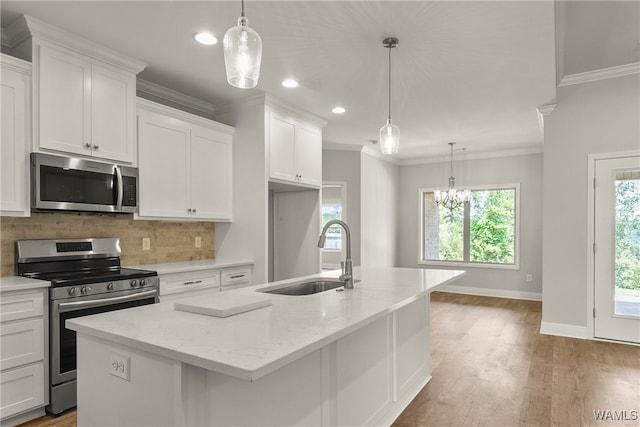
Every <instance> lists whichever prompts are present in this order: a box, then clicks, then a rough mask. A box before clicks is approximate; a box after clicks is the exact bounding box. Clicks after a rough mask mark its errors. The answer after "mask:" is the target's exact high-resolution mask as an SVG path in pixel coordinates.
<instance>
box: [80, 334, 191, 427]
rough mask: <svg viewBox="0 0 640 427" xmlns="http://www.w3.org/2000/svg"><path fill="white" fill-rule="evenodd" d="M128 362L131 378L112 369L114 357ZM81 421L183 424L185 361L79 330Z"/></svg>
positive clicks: (91, 423)
mask: <svg viewBox="0 0 640 427" xmlns="http://www.w3.org/2000/svg"><path fill="white" fill-rule="evenodd" d="M113 356H116V357H119V358H121V360H122V359H124V360H126V361H127V364H128V380H127V379H123V378H120V377H117V376H115V375H112V374H111V373H110V371H111V369H112V357H113ZM77 360H78V363H77V367H78V370H77V372H78V387H77V392H78V425H80V426H105V427H112V426H127V425H128V426H166V425H182V424H183V420H182V416H181V412H182V410H181V408H180V400H179V399H180V377H181V373H180V371H181V363H179V362H176V361H172V360H170V359H166V358H164V357H160V356H156V355H154V354H151V353H146V352H142V351H139V350H136V349H133V348H130V347H126V346H123V345H119V344H116V343H112V342H109V341H103V340H100V339H97V338H93V337H89V336H86V335H83V334H77Z"/></svg>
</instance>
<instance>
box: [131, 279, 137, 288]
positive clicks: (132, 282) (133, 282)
mask: <svg viewBox="0 0 640 427" xmlns="http://www.w3.org/2000/svg"><path fill="white" fill-rule="evenodd" d="M136 286H138V282H137V281H136V280H132V281H131V287H132V288H135V287H136Z"/></svg>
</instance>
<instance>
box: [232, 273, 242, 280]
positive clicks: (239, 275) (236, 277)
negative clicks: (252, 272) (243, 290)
mask: <svg viewBox="0 0 640 427" xmlns="http://www.w3.org/2000/svg"><path fill="white" fill-rule="evenodd" d="M241 277H244V274H237V275H235V276H230V277H229V279H240V278H241Z"/></svg>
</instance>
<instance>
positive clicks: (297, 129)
mask: <svg viewBox="0 0 640 427" xmlns="http://www.w3.org/2000/svg"><path fill="white" fill-rule="evenodd" d="M268 125H269V130H268V147H269V149H268V151H269V178H270V179H271V180H273V181H285V182H289V183H295V184H302V185H305V186H310V187H320V186H321V185H322V129H321V128H320V127H318V126H314V125H311V124H308V123H305V122H304V121H301V120H299V119H297V118H295V117H292V116H289V115H284V114H279V113H278V112H276V111H274V110H271V109H270V110H269V124H268Z"/></svg>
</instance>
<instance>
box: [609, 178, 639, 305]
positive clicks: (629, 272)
mask: <svg viewBox="0 0 640 427" xmlns="http://www.w3.org/2000/svg"><path fill="white" fill-rule="evenodd" d="M615 192H616V200H615V209H616V226H615V295H614V299H615V306H614V307H615V308H614V312H615V314H616V315H619V316H635V317H640V171H637V170H635V171H634V170H625V171H620V172H617V173H616V178H615Z"/></svg>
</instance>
